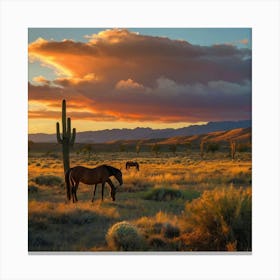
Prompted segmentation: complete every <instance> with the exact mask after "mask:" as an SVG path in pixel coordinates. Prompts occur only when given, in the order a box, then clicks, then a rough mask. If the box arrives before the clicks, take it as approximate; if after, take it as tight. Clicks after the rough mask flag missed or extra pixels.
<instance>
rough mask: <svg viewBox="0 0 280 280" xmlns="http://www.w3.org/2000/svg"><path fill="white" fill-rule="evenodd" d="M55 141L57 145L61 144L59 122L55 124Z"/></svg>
mask: <svg viewBox="0 0 280 280" xmlns="http://www.w3.org/2000/svg"><path fill="white" fill-rule="evenodd" d="M56 139H57V142H58V143H59V144H62V139H61V137H60V131H59V122H57V123H56Z"/></svg>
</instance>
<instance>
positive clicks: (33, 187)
mask: <svg viewBox="0 0 280 280" xmlns="http://www.w3.org/2000/svg"><path fill="white" fill-rule="evenodd" d="M38 190H39V188H38V187H36V186H33V185H28V192H29V193H37V192H38Z"/></svg>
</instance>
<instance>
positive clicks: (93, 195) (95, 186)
mask: <svg viewBox="0 0 280 280" xmlns="http://www.w3.org/2000/svg"><path fill="white" fill-rule="evenodd" d="M96 188H97V184H95V185H94V190H93V194H92V200H91V202H93V200H94V197H95V192H96Z"/></svg>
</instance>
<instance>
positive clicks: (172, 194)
mask: <svg viewBox="0 0 280 280" xmlns="http://www.w3.org/2000/svg"><path fill="white" fill-rule="evenodd" d="M182 197H183V194H182V192H181V191H180V190H174V189H168V188H158V189H151V190H149V191H148V192H147V193H146V194H145V195H144V199H147V200H156V201H169V200H172V199H178V198H182Z"/></svg>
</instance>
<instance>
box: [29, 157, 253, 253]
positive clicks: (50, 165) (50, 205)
mask: <svg viewBox="0 0 280 280" xmlns="http://www.w3.org/2000/svg"><path fill="white" fill-rule="evenodd" d="M57 156H58V158H52V157H47V156H44V155H42V154H36V153H34V154H31V155H30V157H29V165H28V174H29V178H28V180H29V182H28V184H29V186H31V187H35V188H34V189H35V191H34V192H31V191H30V192H29V197H28V198H29V205H28V208H29V250H31V251H38V250H39V251H40V250H41V251H45V250H48V251H69V250H70V251H72V250H74V251H91V250H94V251H100V250H103V251H106V250H108V246H107V243H106V239H105V236H106V233H107V231H108V229H109V228H110V227H111V226H112V225H113V224H115V223H117V222H121V221H124V220H126V221H129V222H131V223H133V224H134V225H136V226H137V227H139V229H140V231H141V232H142V233H143V235H144V236H145V238H146V239H147V244H148V245H147V246H148V247H147V248H146V249H147V250H155V251H160V250H171V251H174V250H175V251H176V250H190V247H189V246H187V245H186V242H185V241H184V240H187V239H184V238H185V237H184V236H185V233H184V230H185V228H186V223H185V220H184V219H183V216H182V213H183V212H184V211H185V202H186V201H187V200H189V201H190V200H191V199H192V198H193V197H197V193H198V194H203V193H204V191H206V190H212V189H217V188H221V189H222V188H227V187H229V186H231V185H232V186H235V187H244V188H247V187H249V188H250V187H251V173H252V166H251V156H250V154H242V155H240V156H239V160H235V161H232V160H231V159H230V158H229V157H228V156H227V154H225V153H215V154H207V155H206V159H205V160H201V159H200V157H199V154H198V153H192V154H191V155H188V154H185V153H178V155H176V156H174V155H172V154H171V153H161V154H159V155H158V156H155V155H153V154H151V153H148V152H145V153H144V152H143V153H140V154H139V155H138V156H137V155H136V153H132V152H122V153H121V152H119V153H97V154H94V155H93V156H92V157H91V158H90V159H88V157H87V156H81V155H76V154H72V155H71V165H72V166H75V165H84V166H87V167H95V166H98V165H100V164H109V165H112V166H115V167H117V168H119V169H121V170H122V172H123V181H124V184H123V186H121V187H119V186H118V184H117V182H116V180H115V179H113V182H114V184H116V186H117V195H116V201H115V202H112V201H111V199H110V195H109V193H108V190H107V189H106V191H105V200H104V202H101V200H100V197H101V195H100V192H101V190H100V189H101V188H100V186H99V187H98V189H97V194H96V200H95V201H94V203H91V197H92V187H90V186H86V185H84V184H80V186H79V189H78V193H77V195H78V199H79V201H78V203H76V204H73V203H66V195H65V189H64V186H63V185H60V184H53V185H52V184H51V183H50V184H49V185H44V184H43V185H42V184H41V185H39V184H37V183H36V181H35V178H36V177H38V176H48V175H52V176H57V177H60V178H61V179H62V180H64V175H63V165H62V161H61V159H60V154H58V155H57ZM128 160H132V161H137V162H138V163H139V164H140V171H139V172H138V171H137V170H135V169H134V168H131V169H129V170H126V169H125V163H126V161H128ZM36 188H37V189H36ZM30 189H32V188H30ZM158 189H160V190H161V189H162V190H163V191H164V190H165V189H166V190H168V189H172V190H178V191H180V192H182V194H185V195H183V196H180V197H178V198H176V197H171V198H170V200H168V199H164V200H151V199H150V200H147V199H146V198H145V197H147V194H148V193H149V192H150V191H152V190H158ZM178 231H179V232H180V236H177V234H178ZM196 234H197V235H198V234H199V230H197V232H196ZM201 234H202V233H201ZM173 235H174V236H173ZM170 236H171V237H170ZM188 240H190V237H189V236H188ZM227 248H228V250H235V249H236V244H235V243H234V241H232V242H228V244H227Z"/></svg>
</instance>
